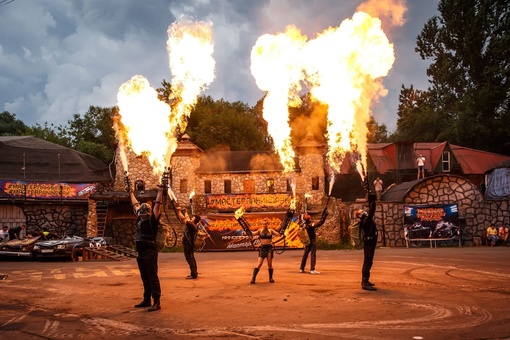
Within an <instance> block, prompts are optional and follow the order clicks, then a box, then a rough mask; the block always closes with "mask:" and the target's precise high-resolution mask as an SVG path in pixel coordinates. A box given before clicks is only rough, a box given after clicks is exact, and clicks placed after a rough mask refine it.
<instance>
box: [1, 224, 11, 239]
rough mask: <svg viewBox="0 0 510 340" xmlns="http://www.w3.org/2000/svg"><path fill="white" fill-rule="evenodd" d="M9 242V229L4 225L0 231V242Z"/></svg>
mask: <svg viewBox="0 0 510 340" xmlns="http://www.w3.org/2000/svg"><path fill="white" fill-rule="evenodd" d="M8 240H9V227H8V226H6V225H4V227H3V229H2V230H0V242H4V241H8Z"/></svg>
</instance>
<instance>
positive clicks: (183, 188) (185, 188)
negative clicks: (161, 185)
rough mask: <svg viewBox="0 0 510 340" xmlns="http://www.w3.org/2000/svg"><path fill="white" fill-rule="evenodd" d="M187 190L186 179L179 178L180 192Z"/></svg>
mask: <svg viewBox="0 0 510 340" xmlns="http://www.w3.org/2000/svg"><path fill="white" fill-rule="evenodd" d="M184 192H188V180H187V179H181V193H184Z"/></svg>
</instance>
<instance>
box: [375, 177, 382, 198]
mask: <svg viewBox="0 0 510 340" xmlns="http://www.w3.org/2000/svg"><path fill="white" fill-rule="evenodd" d="M374 188H375V196H376V197H377V200H378V201H380V200H381V195H382V190H383V181H382V179H380V178H379V177H377V178H376V179H375V181H374Z"/></svg>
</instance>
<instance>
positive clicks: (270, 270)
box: [268, 268, 274, 283]
mask: <svg viewBox="0 0 510 340" xmlns="http://www.w3.org/2000/svg"><path fill="white" fill-rule="evenodd" d="M268 271H269V282H271V283H274V280H273V268H269V269H268Z"/></svg>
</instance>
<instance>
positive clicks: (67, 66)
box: [0, 0, 439, 131]
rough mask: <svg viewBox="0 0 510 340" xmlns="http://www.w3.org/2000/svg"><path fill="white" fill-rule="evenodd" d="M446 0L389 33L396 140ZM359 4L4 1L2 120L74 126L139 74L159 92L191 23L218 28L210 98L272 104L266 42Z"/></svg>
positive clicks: (327, 22) (410, 14)
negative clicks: (420, 44) (256, 65)
mask: <svg viewBox="0 0 510 340" xmlns="http://www.w3.org/2000/svg"><path fill="white" fill-rule="evenodd" d="M438 2H439V0H425V1H424V0H407V1H406V3H405V4H406V7H407V11H406V12H405V14H404V20H405V23H404V25H402V26H392V25H390V24H389V23H388V21H387V20H385V19H384V18H381V19H382V27H383V30H384V32H385V34H386V35H387V37H388V39H389V40H390V42H391V43H392V44H394V51H395V62H394V64H393V67H392V69H391V70H390V72H389V74H388V75H387V76H386V77H385V78H384V79H383V84H384V86H385V87H386V89H387V90H388V94H387V96H386V97H384V98H381V99H380V101H379V102H378V103H374V105H373V106H372V114H373V116H374V118H375V120H376V121H377V122H378V123H380V124H386V126H387V127H388V130H389V131H394V129H395V126H396V121H397V118H398V117H397V113H396V112H397V108H398V96H399V94H400V89H401V86H402V85H405V86H406V87H409V86H410V85H413V86H414V87H415V88H417V89H423V90H424V89H426V88H427V87H428V84H429V83H428V78H427V75H426V68H427V66H428V62H427V61H424V60H422V59H421V58H420V56H419V55H418V54H417V53H416V52H415V51H414V49H415V46H416V37H417V36H418V35H419V34H420V32H421V30H422V29H423V26H424V25H425V23H426V22H427V21H428V20H429V19H430V18H431V17H432V16H434V15H438V12H437V5H438ZM362 3H363V1H361V0H360V1H358V0H314V1H309V0H149V1H132V0H108V1H104V0H73V1H69V0H13V1H10V0H9V1H5V0H3V1H0V32H2V33H1V34H0V112H3V111H8V112H10V113H13V114H15V115H16V118H17V119H20V120H21V121H23V122H24V123H25V124H26V125H30V126H31V125H34V124H36V123H38V124H40V125H44V124H45V123H49V124H55V125H60V124H62V125H64V124H66V123H67V122H68V120H70V119H72V118H73V115H74V114H84V113H85V112H87V111H88V109H89V107H90V106H100V107H112V106H115V105H117V93H118V90H119V87H120V86H121V85H122V84H123V83H124V82H126V81H128V80H129V79H131V78H132V77H133V76H135V75H142V76H144V77H145V78H147V79H148V80H149V82H150V84H151V86H153V87H154V88H157V87H160V86H161V83H162V81H163V80H166V81H169V82H170V81H171V79H172V74H171V71H170V68H169V57H168V52H167V48H166V43H167V39H168V35H167V30H168V27H169V26H170V25H172V23H174V22H175V21H176V20H177V19H178V18H180V17H181V16H185V17H188V18H192V19H193V20H199V21H205V22H211V23H212V27H213V35H214V53H213V58H214V60H215V61H216V76H215V79H214V81H213V82H212V83H211V84H210V85H209V87H208V89H206V90H205V91H204V92H203V94H205V95H209V96H211V97H212V98H214V99H216V100H219V99H224V100H226V101H229V102H236V101H241V102H244V103H247V104H248V105H250V106H253V105H255V104H256V102H257V101H258V100H260V99H261V98H262V97H263V96H264V92H262V91H261V90H259V89H258V87H257V85H256V83H255V79H254V77H253V76H252V74H251V72H250V53H251V49H252V47H253V46H254V45H255V43H256V42H257V39H258V37H260V36H261V35H263V34H277V33H279V32H283V31H284V30H285V27H286V26H287V25H291V24H292V25H295V26H297V27H298V28H299V29H301V32H302V34H305V35H307V36H308V37H309V38H310V39H312V38H314V37H315V35H316V34H318V33H321V32H322V31H324V30H325V29H327V28H328V27H338V26H339V25H340V24H341V23H342V21H343V20H344V19H349V18H352V16H353V14H354V13H355V12H356V8H357V7H358V6H359V5H360V4H362Z"/></svg>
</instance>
